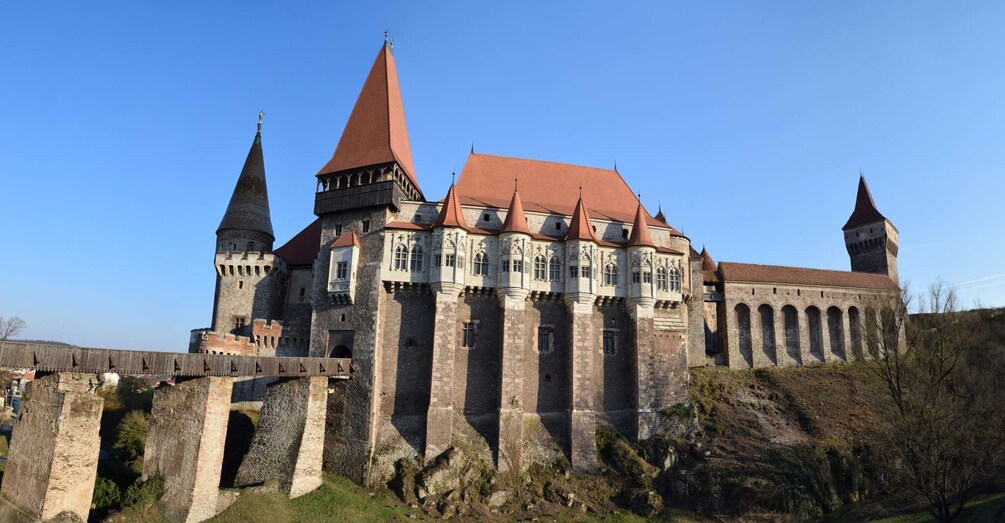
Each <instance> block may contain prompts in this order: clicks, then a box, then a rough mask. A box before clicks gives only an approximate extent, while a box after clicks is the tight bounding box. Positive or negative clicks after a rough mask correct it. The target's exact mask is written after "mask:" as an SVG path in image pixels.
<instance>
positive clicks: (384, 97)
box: [318, 43, 419, 189]
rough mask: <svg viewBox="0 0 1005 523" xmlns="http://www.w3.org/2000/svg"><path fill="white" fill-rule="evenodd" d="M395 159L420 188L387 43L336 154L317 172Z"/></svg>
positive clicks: (319, 173)
mask: <svg viewBox="0 0 1005 523" xmlns="http://www.w3.org/2000/svg"><path fill="white" fill-rule="evenodd" d="M392 161H393V162H397V163H398V165H399V166H400V167H401V168H402V169H403V170H404V171H405V174H406V175H408V178H409V179H410V180H411V181H412V184H413V185H415V187H416V189H418V187H419V183H418V181H417V179H416V177H415V166H414V165H413V163H412V147H411V145H409V141H408V128H407V127H406V125H405V108H404V105H402V103H401V90H400V89H399V88H398V69H397V67H395V65H394V55H393V54H391V49H390V46H389V45H388V44H386V43H385V44H384V45H383V46H381V48H380V52H379V53H377V59H376V60H374V62H373V67H371V68H370V74H369V75H367V77H366V82H365V83H364V84H363V89H362V90H361V91H360V93H359V98H357V99H356V105H355V106H353V108H352V113H350V114H349V121H348V122H346V124H345V129H343V130H342V137H341V138H339V141H338V146H337V147H336V148H335V154H333V155H332V158H331V160H328V163H326V164H325V165H324V167H322V168H321V170H320V171H318V175H319V176H320V175H322V174H328V173H333V172H338V171H344V170H346V169H355V168H357V167H366V166H368V165H377V164H382V163H389V162H392Z"/></svg>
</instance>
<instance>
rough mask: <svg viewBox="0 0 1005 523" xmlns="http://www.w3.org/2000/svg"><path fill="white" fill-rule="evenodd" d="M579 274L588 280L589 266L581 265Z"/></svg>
mask: <svg viewBox="0 0 1005 523" xmlns="http://www.w3.org/2000/svg"><path fill="white" fill-rule="evenodd" d="M579 274H580V276H581V277H583V278H589V277H590V266H589V265H583V268H582V269H580V271H579Z"/></svg>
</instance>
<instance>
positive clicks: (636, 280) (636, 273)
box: [632, 271, 642, 283]
mask: <svg viewBox="0 0 1005 523" xmlns="http://www.w3.org/2000/svg"><path fill="white" fill-rule="evenodd" d="M640 281H642V279H641V275H639V271H632V283H639V282H640Z"/></svg>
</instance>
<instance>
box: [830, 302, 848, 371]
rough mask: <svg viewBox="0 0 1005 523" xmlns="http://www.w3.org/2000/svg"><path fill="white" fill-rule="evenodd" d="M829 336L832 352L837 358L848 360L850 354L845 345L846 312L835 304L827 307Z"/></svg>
mask: <svg viewBox="0 0 1005 523" xmlns="http://www.w3.org/2000/svg"><path fill="white" fill-rule="evenodd" d="M827 336H828V340H829V341H830V349H831V354H832V355H834V357H836V358H839V359H842V360H847V359H848V355H847V353H846V352H845V346H844V312H843V311H842V310H841V309H839V308H837V307H834V306H831V307H828V308H827Z"/></svg>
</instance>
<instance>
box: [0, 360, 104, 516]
mask: <svg viewBox="0 0 1005 523" xmlns="http://www.w3.org/2000/svg"><path fill="white" fill-rule="evenodd" d="M91 380H92V377H91V376H89V375H85V374H73V373H58V374H50V375H48V376H44V377H42V378H39V379H36V380H35V381H33V382H32V383H31V388H30V394H31V395H30V397H29V399H28V401H26V402H25V404H24V405H23V406H22V414H21V419H19V420H18V421H17V423H15V424H14V432H13V434H12V435H11V445H10V457H9V458H8V461H7V468H6V470H5V471H4V476H3V487H2V490H3V493H4V494H5V495H7V496H9V497H10V498H12V499H14V500H15V501H17V502H18V503H20V504H21V505H23V506H25V507H26V508H28V509H30V510H31V511H32V512H33V514H34V515H35V516H37V517H39V518H41V519H49V518H53V517H55V516H56V515H57V514H59V513H62V512H71V513H73V514H76V515H77V516H79V517H80V518H81V520H82V521H87V513H88V511H89V510H90V509H91V496H92V494H93V492H94V480H95V477H96V476H97V473H98V450H99V440H98V428H99V426H100V423H101V410H102V407H103V405H104V402H105V400H104V399H102V398H100V397H98V396H96V395H95V394H94V393H93V392H94V383H93V382H92V381H91Z"/></svg>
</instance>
